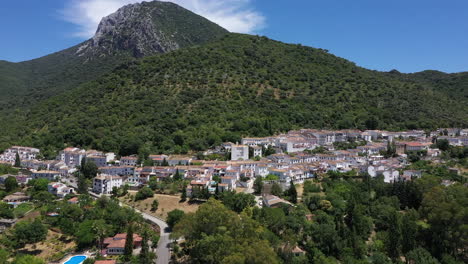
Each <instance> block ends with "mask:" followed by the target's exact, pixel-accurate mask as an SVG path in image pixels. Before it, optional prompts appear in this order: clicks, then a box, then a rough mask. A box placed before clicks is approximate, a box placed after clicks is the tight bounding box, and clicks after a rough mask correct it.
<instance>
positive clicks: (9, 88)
mask: <svg viewBox="0 0 468 264" xmlns="http://www.w3.org/2000/svg"><path fill="white" fill-rule="evenodd" d="M226 33H227V31H226V30H225V29H223V28H222V27H220V26H218V25H216V24H215V23H213V22H211V21H209V20H207V19H205V18H203V17H201V16H199V15H196V14H194V13H192V12H190V11H188V10H186V9H184V8H182V7H180V6H178V5H176V4H173V3H169V2H159V1H153V2H143V3H139V4H131V5H127V6H124V7H122V8H120V9H119V10H118V11H117V12H115V13H113V14H111V15H109V16H107V17H105V18H103V19H102V21H101V22H100V24H99V26H98V29H97V31H96V34H95V35H94V37H93V38H91V39H89V40H87V41H85V42H83V43H80V44H78V45H76V46H74V47H71V48H69V49H66V50H63V51H59V52H57V53H54V54H50V55H47V56H45V57H42V58H38V59H34V60H31V61H25V62H20V63H10V62H5V61H0V94H2V96H1V97H0V110H2V109H3V110H7V109H11V108H18V107H19V108H21V107H23V106H27V107H29V106H31V105H32V104H35V103H36V102H38V101H41V100H44V99H46V98H49V97H51V96H55V95H57V94H60V93H62V92H64V91H67V90H70V89H73V88H74V87H76V86H78V85H80V84H82V83H85V82H87V81H90V80H93V79H95V78H97V77H99V76H101V75H103V74H105V73H108V72H110V71H111V70H112V69H114V68H115V67H116V66H117V65H120V64H122V63H124V62H126V61H128V60H132V59H134V58H141V57H144V56H148V55H154V54H160V53H166V52H169V51H173V50H176V49H179V48H184V47H188V46H192V45H200V44H203V43H206V42H209V41H213V40H216V39H217V38H219V37H220V36H222V35H224V34H226Z"/></svg>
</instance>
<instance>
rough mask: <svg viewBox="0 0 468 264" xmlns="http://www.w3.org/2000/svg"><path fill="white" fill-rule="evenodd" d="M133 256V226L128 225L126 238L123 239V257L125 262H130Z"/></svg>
mask: <svg viewBox="0 0 468 264" xmlns="http://www.w3.org/2000/svg"><path fill="white" fill-rule="evenodd" d="M132 254H133V226H132V224H129V225H128V228H127V237H126V239H125V249H124V256H125V260H130V258H131V257H132Z"/></svg>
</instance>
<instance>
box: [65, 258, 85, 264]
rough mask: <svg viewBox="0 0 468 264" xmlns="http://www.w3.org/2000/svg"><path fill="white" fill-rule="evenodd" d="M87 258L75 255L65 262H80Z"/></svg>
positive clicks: (76, 263) (74, 263) (67, 263)
mask: <svg viewBox="0 0 468 264" xmlns="http://www.w3.org/2000/svg"><path fill="white" fill-rule="evenodd" d="M85 259H86V256H74V257H72V258H71V259H69V260H68V261H67V262H65V264H80V263H82V262H83V261H84V260H85Z"/></svg>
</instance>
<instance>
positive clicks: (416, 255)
mask: <svg viewBox="0 0 468 264" xmlns="http://www.w3.org/2000/svg"><path fill="white" fill-rule="evenodd" d="M406 262H407V263H408V264H419V263H424V264H439V263H440V262H439V261H438V260H437V259H436V258H434V257H432V256H431V253H429V252H428V251H427V250H425V249H424V248H421V247H418V248H416V249H413V250H411V251H410V252H408V254H406Z"/></svg>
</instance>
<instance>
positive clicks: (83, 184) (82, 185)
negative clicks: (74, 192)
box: [78, 173, 89, 194]
mask: <svg viewBox="0 0 468 264" xmlns="http://www.w3.org/2000/svg"><path fill="white" fill-rule="evenodd" d="M88 186H89V179H87V178H86V177H85V176H84V175H83V174H82V173H79V174H78V192H79V193H81V194H87V193H88Z"/></svg>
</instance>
